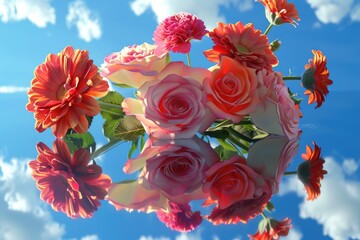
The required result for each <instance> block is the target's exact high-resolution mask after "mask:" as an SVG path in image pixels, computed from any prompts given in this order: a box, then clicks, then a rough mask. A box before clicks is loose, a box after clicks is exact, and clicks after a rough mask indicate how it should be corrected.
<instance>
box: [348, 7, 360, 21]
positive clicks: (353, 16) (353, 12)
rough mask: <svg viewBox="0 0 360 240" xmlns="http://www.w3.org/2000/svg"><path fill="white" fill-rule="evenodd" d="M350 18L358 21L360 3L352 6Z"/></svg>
mask: <svg viewBox="0 0 360 240" xmlns="http://www.w3.org/2000/svg"><path fill="white" fill-rule="evenodd" d="M350 18H351V20H353V21H360V4H357V5H355V6H354V7H353V8H352V10H351V13H350Z"/></svg>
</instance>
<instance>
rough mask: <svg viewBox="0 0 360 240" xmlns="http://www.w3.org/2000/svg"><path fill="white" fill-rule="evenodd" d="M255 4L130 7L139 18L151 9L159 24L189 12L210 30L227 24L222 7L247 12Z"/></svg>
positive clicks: (161, 0)
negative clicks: (219, 23)
mask: <svg viewBox="0 0 360 240" xmlns="http://www.w3.org/2000/svg"><path fill="white" fill-rule="evenodd" d="M253 3H254V1H253V0H207V1H206V7H204V2H203V1H173V0H134V1H133V2H131V4H130V7H131V9H132V10H133V12H134V13H135V14H136V15H138V16H139V15H141V14H143V13H144V12H145V11H146V10H147V9H149V8H150V9H151V10H152V11H153V12H154V13H155V15H156V18H157V21H158V22H161V21H162V20H163V19H164V18H166V17H168V16H171V15H173V14H176V13H178V12H181V11H184V12H189V13H192V14H195V15H196V16H197V17H199V18H200V19H201V20H203V21H204V22H205V25H206V26H207V28H208V29H212V28H214V27H215V26H216V23H217V22H226V19H225V16H223V15H222V14H220V7H222V6H224V7H236V8H238V9H239V10H240V11H247V10H249V9H251V8H252V6H253Z"/></svg>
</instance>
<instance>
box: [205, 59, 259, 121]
mask: <svg viewBox="0 0 360 240" xmlns="http://www.w3.org/2000/svg"><path fill="white" fill-rule="evenodd" d="M203 86H204V90H205V92H206V93H207V98H208V106H209V108H210V109H211V110H212V111H213V113H214V114H215V115H216V116H217V117H218V118H222V119H231V120H232V121H233V122H235V123H236V122H239V121H240V120H241V119H242V118H243V116H245V115H247V114H249V113H250V112H252V111H253V110H254V109H255V107H256V105H257V104H258V96H257V86H258V80H257V76H256V73H255V70H254V69H252V68H248V67H246V66H244V65H242V64H240V63H239V62H238V61H236V60H234V59H232V58H230V57H227V56H224V57H222V58H221V59H220V63H219V65H218V66H217V67H216V68H215V70H213V72H212V75H211V78H210V79H209V78H207V79H205V80H204V83H203Z"/></svg>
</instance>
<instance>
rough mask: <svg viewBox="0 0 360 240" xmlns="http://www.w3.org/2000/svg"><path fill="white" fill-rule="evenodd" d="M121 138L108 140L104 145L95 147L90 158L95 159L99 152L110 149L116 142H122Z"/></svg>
mask: <svg viewBox="0 0 360 240" xmlns="http://www.w3.org/2000/svg"><path fill="white" fill-rule="evenodd" d="M122 141H123V140H121V139H114V140H110V142H108V143H106V144H105V145H103V146H101V147H100V148H98V149H96V150H95V152H93V153H92V154H91V158H90V159H95V158H97V157H98V156H100V155H101V154H103V153H105V152H106V151H108V150H110V149H111V148H112V147H114V146H115V145H116V144H118V143H120V142H122Z"/></svg>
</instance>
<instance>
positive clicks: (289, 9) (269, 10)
mask: <svg viewBox="0 0 360 240" xmlns="http://www.w3.org/2000/svg"><path fill="white" fill-rule="evenodd" d="M258 1H259V2H260V3H262V5H264V7H265V13H266V18H267V19H268V20H269V22H270V23H271V24H274V25H280V24H283V23H290V24H292V25H293V26H294V27H296V24H297V22H296V21H295V20H298V21H300V18H299V16H298V11H297V10H296V8H295V5H294V4H293V3H287V1H286V0H258ZM294 19H295V20H294Z"/></svg>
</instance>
